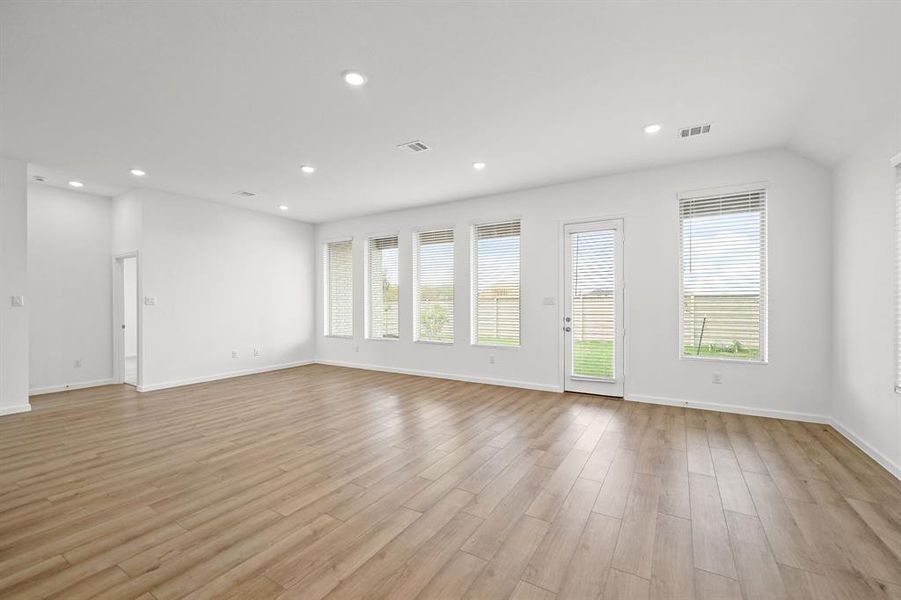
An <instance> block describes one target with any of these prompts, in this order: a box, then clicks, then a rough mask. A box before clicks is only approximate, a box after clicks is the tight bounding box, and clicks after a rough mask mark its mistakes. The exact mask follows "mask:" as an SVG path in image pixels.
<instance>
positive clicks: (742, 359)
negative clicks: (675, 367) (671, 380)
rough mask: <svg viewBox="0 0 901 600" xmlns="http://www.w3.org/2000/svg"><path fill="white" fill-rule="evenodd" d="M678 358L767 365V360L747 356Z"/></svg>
mask: <svg viewBox="0 0 901 600" xmlns="http://www.w3.org/2000/svg"><path fill="white" fill-rule="evenodd" d="M679 360H687V361H691V362H695V361H697V362H713V363H728V364H736V365H768V364H769V360H767V359H762V360H753V359H749V358H723V357H720V356H684V355H683V356H680V357H679Z"/></svg>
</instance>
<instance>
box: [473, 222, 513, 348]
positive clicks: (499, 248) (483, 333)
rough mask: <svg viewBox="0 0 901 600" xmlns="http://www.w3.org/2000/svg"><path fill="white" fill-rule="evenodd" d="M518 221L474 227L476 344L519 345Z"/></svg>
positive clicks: (474, 324)
mask: <svg viewBox="0 0 901 600" xmlns="http://www.w3.org/2000/svg"><path fill="white" fill-rule="evenodd" d="M519 232H520V226H519V221H510V222H506V223H490V224H486V225H476V226H475V227H473V254H474V260H473V277H472V279H473V292H474V296H475V297H474V298H473V305H474V306H473V308H474V312H475V314H474V315H473V343H475V344H483V345H488V346H492V345H493V346H518V345H519V321H520V319H519Z"/></svg>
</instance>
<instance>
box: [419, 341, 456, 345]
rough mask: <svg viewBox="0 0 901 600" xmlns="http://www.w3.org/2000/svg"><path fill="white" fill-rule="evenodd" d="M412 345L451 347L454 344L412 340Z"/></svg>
mask: <svg viewBox="0 0 901 600" xmlns="http://www.w3.org/2000/svg"><path fill="white" fill-rule="evenodd" d="M413 343H414V344H426V345H428V346H453V345H454V342H436V341H433V340H413Z"/></svg>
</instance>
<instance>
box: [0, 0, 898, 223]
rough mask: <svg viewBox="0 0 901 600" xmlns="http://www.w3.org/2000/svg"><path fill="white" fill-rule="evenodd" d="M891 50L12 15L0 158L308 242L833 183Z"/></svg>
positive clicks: (516, 19) (767, 25) (831, 5)
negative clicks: (741, 178)
mask: <svg viewBox="0 0 901 600" xmlns="http://www.w3.org/2000/svg"><path fill="white" fill-rule="evenodd" d="M899 31H901V3H898V2H864V1H856V2H823V3H819V2H785V3H776V2H771V3H750V2H749V3H741V2H721V3H712V2H697V3H689V2H683V3H651V2H641V3H639V2H632V3H628V2H626V3H600V2H598V3H588V2H530V3H501V2H439V3H422V2H415V3H414V2H391V3H381V2H372V3H343V2H334V3H325V2H321V3H320V2H305V3H300V2H296V3H290V2H272V3H257V2H253V3H251V2H246V3H245V2H210V1H203V2H178V3H165V2H129V3H111V2H109V3H108V2H79V1H73V2H33V1H28V2H20V1H8V2H5V3H3V4H2V6H0V53H2V54H0V154H2V155H6V156H13V157H19V158H22V159H25V160H27V161H29V162H31V163H33V164H34V165H35V166H34V167H33V171H35V172H38V171H41V172H42V174H45V175H46V176H48V177H49V178H50V179H51V182H50V183H57V184H58V183H62V184H64V183H65V181H67V180H68V179H70V178H77V179H80V180H82V181H84V183H85V188H84V190H85V191H95V192H99V193H115V192H116V191H119V190H124V189H128V188H130V187H135V186H136V185H141V186H146V187H153V188H158V189H162V190H168V191H172V192H178V193H184V194H189V195H193V196H197V197H201V198H207V199H210V200H215V201H221V202H226V203H229V204H234V205H238V206H243V207H246V208H251V209H255V210H262V211H266V212H272V213H276V214H277V213H279V211H278V208H277V206H278V205H279V204H285V205H288V206H289V210H288V211H287V212H286V213H284V214H285V216H290V217H293V218H297V219H301V220H306V221H313V222H320V221H326V220H333V219H337V218H342V217H346V216H351V215H357V214H363V213H371V212H378V211H385V210H391V209H397V208H401V207H408V206H415V205H423V204H428V203H434V202H440V201H445V200H452V199H457V198H464V197H471V196H477V195H482V194H488V193H493V192H498V191H505V190H510V189H516V188H522V187H531V186H536V185H543V184H548V183H553V182H557V181H563V180H569V179H577V178H584V177H590V176H593V175H600V174H604V173H611V172H617V171H624V170H632V169H639V168H645V167H651V166H655V165H662V164H670V163H677V162H683V161H687V160H692V159H698V158H704V157H710V156H715V155H722V154H733V153H738V152H744V151H748V150H754V149H760V148H770V147H790V148H793V149H795V150H796V151H799V152H801V153H802V154H805V155H807V156H810V157H811V158H813V159H815V160H817V161H820V162H822V163H823V164H826V165H832V164H835V163H837V162H838V161H840V160H841V159H842V157H843V156H844V154H845V153H846V152H847V151H849V150H850V149H851V148H852V147H853V145H854V143H855V141H856V139H857V137H858V136H859V135H861V134H862V132H869V131H872V130H873V128H876V127H879V126H880V124H881V123H884V120H885V119H888V118H891V115H893V111H895V110H897V109H898V107H901V66H899V65H901V63H899V56H901V35H899V33H898V32H899ZM345 69H357V70H359V71H361V72H363V73H365V75H366V76H367V77H368V83H367V85H365V86H363V87H361V88H352V87H349V86H347V85H346V84H345V83H344V82H343V80H342V79H341V73H342V71H344V70H345ZM649 123H660V124H662V125H663V128H662V130H661V131H660V133H658V134H656V135H653V136H649V135H647V134H645V133H644V132H643V130H642V128H643V126H644V125H646V124H649ZM696 123H712V124H713V126H712V130H711V133H710V134H709V135H705V136H698V137H696V138H691V139H687V140H684V139H680V138H679V137H678V135H677V130H678V129H679V128H680V127H682V126H687V125H692V124H696ZM411 140H422V141H424V142H425V143H426V144H428V145H429V146H430V147H431V150H429V151H427V152H423V153H419V154H412V153H408V152H404V151H401V150H399V149H397V148H396V146H397V145H398V144H401V143H403V142H408V141H411ZM475 161H484V162H485V163H486V164H487V167H486V168H485V169H484V170H483V171H476V170H474V169H473V168H472V163H473V162H475ZM301 164H311V165H314V166H315V167H316V169H317V170H316V172H315V173H314V174H312V175H305V174H303V173H301V172H300V171H299V168H298V167H299V166H300V165H301ZM133 167H140V168H141V169H144V170H145V171H147V173H148V175H147V177H146V178H144V179H143V180H141V181H136V180H135V179H134V177H132V176H131V175H130V174H129V169H131V168H133ZM237 190H248V191H251V192H254V193H255V194H256V195H255V196H253V197H250V198H242V197H238V196H235V195H234V194H233V193H234V192H235V191H237Z"/></svg>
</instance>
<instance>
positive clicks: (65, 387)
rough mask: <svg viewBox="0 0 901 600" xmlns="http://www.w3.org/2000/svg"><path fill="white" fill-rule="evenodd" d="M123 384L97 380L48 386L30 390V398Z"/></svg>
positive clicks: (110, 380) (113, 380) (111, 380)
mask: <svg viewBox="0 0 901 600" xmlns="http://www.w3.org/2000/svg"><path fill="white" fill-rule="evenodd" d="M116 383H121V382H118V381H116V379H115V378H109V379H95V380H94V381H81V382H79V383H64V384H62V385H48V386H45V387H40V388H34V389H31V390H28V395H29V396H40V395H41V394H55V393H56V392H68V391H71V390H83V389H85V388H92V387H99V386H101V385H113V384H116Z"/></svg>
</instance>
